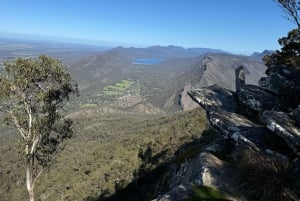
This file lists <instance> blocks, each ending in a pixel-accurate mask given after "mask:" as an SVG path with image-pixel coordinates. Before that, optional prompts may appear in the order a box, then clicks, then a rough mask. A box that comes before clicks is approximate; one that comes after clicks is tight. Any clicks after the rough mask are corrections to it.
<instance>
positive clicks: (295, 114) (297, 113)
mask: <svg viewBox="0 0 300 201" xmlns="http://www.w3.org/2000/svg"><path fill="white" fill-rule="evenodd" d="M291 116H292V118H293V119H294V120H295V122H296V125H297V126H298V127H299V128H300V105H299V106H298V107H297V108H296V109H295V110H293V111H292V113H291Z"/></svg>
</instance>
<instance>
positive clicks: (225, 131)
mask: <svg viewBox="0 0 300 201" xmlns="http://www.w3.org/2000/svg"><path fill="white" fill-rule="evenodd" d="M278 78H279V79H280V77H278ZM268 79H269V78H268ZM270 79H277V78H275V77H274V76H273V77H271V78H270ZM279 81H280V80H279ZM261 82H263V87H259V86H254V85H247V84H245V75H244V70H243V67H239V68H237V69H236V92H234V91H230V90H227V89H223V88H222V87H219V86H216V85H213V86H209V87H205V88H200V89H194V90H192V91H190V92H189V95H190V96H191V97H192V99H193V100H195V101H196V102H197V103H198V104H200V105H201V106H202V107H203V108H204V109H205V110H206V112H207V118H208V120H209V122H210V124H211V125H212V126H213V127H214V128H216V129H217V130H219V131H220V133H221V134H222V135H223V136H224V137H225V138H228V139H230V140H231V141H233V142H234V143H235V144H236V145H243V146H244V147H246V148H247V149H251V150H254V151H256V152H260V153H262V154H265V155H271V156H272V157H275V158H277V159H278V160H280V161H281V162H282V163H283V164H289V165H290V166H291V167H292V169H294V170H296V172H297V171H298V173H295V174H296V175H299V169H300V167H299V165H296V164H297V163H298V164H299V162H297V161H299V155H300V128H299V114H300V112H299V111H300V109H299V108H300V107H298V108H296V109H294V110H293V111H292V112H291V113H284V112H282V111H279V108H281V107H282V105H279V102H278V98H277V96H276V93H272V92H271V90H267V88H268V85H267V83H268V82H267V78H264V79H262V80H261ZM273 91H274V90H273ZM280 104H282V103H280ZM274 139H276V140H274ZM279 144H280V146H279ZM282 145H284V146H282ZM283 147H284V148H283ZM294 172H295V171H294ZM295 186H297V185H295ZM297 190H298V191H296V192H298V194H299V189H297ZM296 194H297V193H296ZM298 196H299V195H298ZM290 197H295V195H293V196H290Z"/></svg>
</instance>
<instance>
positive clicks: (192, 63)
mask: <svg viewBox="0 0 300 201" xmlns="http://www.w3.org/2000/svg"><path fill="white" fill-rule="evenodd" d="M157 48H158V49H160V51H159V53H158V52H155V51H153V50H155V49H157ZM146 49H147V50H146V51H145V50H144V49H138V48H129V53H126V51H127V50H128V49H127V48H117V49H113V50H109V51H107V52H105V53H102V54H99V55H95V56H92V57H90V58H87V59H84V60H82V61H80V62H78V63H76V64H74V65H72V66H71V67H70V69H69V70H70V72H71V73H72V75H73V77H74V78H75V80H78V81H79V86H80V89H81V90H82V94H86V95H88V96H89V97H90V98H89V99H90V100H96V102H97V101H98V100H101V99H102V100H103V98H101V96H99V97H97V96H95V95H93V94H101V93H102V92H101V91H103V90H105V89H107V86H110V87H111V85H113V86H115V84H116V83H119V82H120V81H122V80H133V82H134V84H133V85H132V86H135V89H138V90H134V93H131V94H130V95H134V96H137V97H139V98H141V99H143V100H144V101H145V102H147V103H151V104H152V105H153V106H155V107H159V108H162V109H163V108H174V107H177V108H178V107H180V106H181V107H184V108H185V109H188V108H189V106H188V107H185V106H186V105H187V104H189V100H188V99H189V98H188V97H187V94H186V91H187V90H188V89H191V88H192V87H203V86H209V85H213V84H218V85H220V86H224V87H226V88H228V89H232V90H234V89H235V87H234V86H235V79H234V77H233V76H232V75H234V69H235V68H236V67H238V66H240V65H242V66H244V68H245V71H246V72H245V73H246V74H247V79H248V80H247V83H249V84H257V81H258V79H259V78H260V77H261V76H263V75H264V71H265V66H264V65H263V63H262V62H261V61H257V60H254V59H253V58H251V57H248V56H238V55H232V54H228V53H207V54H205V55H200V56H196V57H195V56H194V57H192V56H190V57H187V56H186V57H178V55H176V54H175V53H173V54H169V56H167V55H166V54H165V55H162V56H161V58H162V57H163V58H168V57H170V58H171V59H165V60H163V61H162V62H160V63H158V64H154V65H149V66H145V65H140V64H133V62H132V61H133V60H134V59H136V58H138V57H141V56H142V55H144V56H149V55H150V54H149V52H150V53H153V54H151V55H152V56H153V57H154V56H158V55H159V54H160V53H161V51H162V50H167V51H165V53H166V52H168V51H169V50H170V49H172V51H174V52H179V51H188V52H189V50H187V49H184V48H178V47H170V48H167V49H166V48H165V47H150V48H146ZM177 50H178V51H177ZM152 51H153V52H152ZM199 51H200V50H199ZM133 52H136V53H137V54H136V55H135V57H133V56H134V55H133ZM139 53H140V54H139ZM168 53H170V52H168ZM198 53H199V52H198ZM193 54H194V55H196V53H195V52H193ZM186 55H192V54H186ZM172 57H175V58H172ZM131 59H132V60H131ZM127 95H129V94H127ZM82 97H84V95H83V96H82ZM109 100H110V99H109ZM89 103H91V102H89ZM191 104H192V103H191Z"/></svg>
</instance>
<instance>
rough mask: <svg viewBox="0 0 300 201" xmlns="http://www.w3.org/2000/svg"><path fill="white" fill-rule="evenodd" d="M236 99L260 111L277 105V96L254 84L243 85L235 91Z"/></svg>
mask: <svg viewBox="0 0 300 201" xmlns="http://www.w3.org/2000/svg"><path fill="white" fill-rule="evenodd" d="M237 96H238V100H239V102H240V103H242V104H243V105H245V106H247V107H248V108H250V109H252V110H254V111H258V112H262V111H264V110H271V109H274V108H276V107H277V103H278V100H277V97H275V96H274V95H272V94H271V93H269V92H267V91H265V90H263V89H261V88H260V87H258V86H255V85H245V86H243V87H242V88H241V90H240V92H238V93H237Z"/></svg>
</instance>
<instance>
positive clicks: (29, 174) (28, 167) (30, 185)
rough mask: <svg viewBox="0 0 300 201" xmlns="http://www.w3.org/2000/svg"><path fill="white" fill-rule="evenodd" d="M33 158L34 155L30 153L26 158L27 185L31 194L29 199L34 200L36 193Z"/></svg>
mask: <svg viewBox="0 0 300 201" xmlns="http://www.w3.org/2000/svg"><path fill="white" fill-rule="evenodd" d="M32 162H33V158H32V155H31V154H29V155H28V156H27V159H26V187H27V191H28V195H29V201H34V193H33V178H32V171H33V169H32V168H33V166H32Z"/></svg>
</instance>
